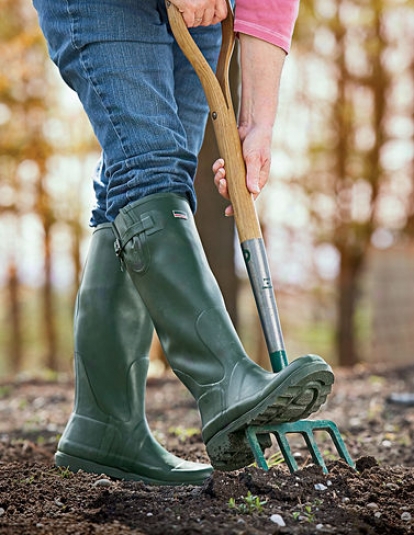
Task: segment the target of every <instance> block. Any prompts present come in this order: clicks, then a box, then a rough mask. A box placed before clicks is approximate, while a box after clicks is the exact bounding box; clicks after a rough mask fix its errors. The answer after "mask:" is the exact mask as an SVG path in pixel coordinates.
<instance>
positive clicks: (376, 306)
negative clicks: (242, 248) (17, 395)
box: [0, 0, 414, 378]
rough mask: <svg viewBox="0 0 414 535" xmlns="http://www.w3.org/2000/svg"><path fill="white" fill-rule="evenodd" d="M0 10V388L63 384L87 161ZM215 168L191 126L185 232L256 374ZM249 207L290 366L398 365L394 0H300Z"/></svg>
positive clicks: (409, 118)
mask: <svg viewBox="0 0 414 535" xmlns="http://www.w3.org/2000/svg"><path fill="white" fill-rule="evenodd" d="M0 8H1V20H0V64H1V69H0V237H1V239H0V260H1V261H0V377H3V378H5V377H11V376H15V375H16V374H20V375H22V374H28V375H30V376H32V375H36V374H42V375H44V374H55V373H66V374H70V373H71V371H72V364H73V341H72V316H73V306H74V301H75V297H76V292H77V288H78V284H79V280H80V277H81V272H82V265H83V263H84V260H85V257H86V253H87V249H88V244H89V237H90V233H91V229H90V228H89V227H88V222H89V212H90V208H91V206H92V203H93V197H92V183H91V178H90V177H91V175H92V171H93V168H94V165H95V162H96V160H97V159H98V156H99V147H98V146H97V143H96V141H95V139H94V136H93V134H92V132H91V128H90V126H89V124H88V122H87V119H86V118H85V115H84V113H83V111H82V109H81V106H80V105H79V103H78V101H77V97H76V96H75V95H74V93H73V92H72V91H70V90H69V89H67V88H66V87H65V85H64V83H63V82H62V80H61V79H60V78H59V75H58V73H57V70H56V68H55V67H54V65H53V64H52V63H51V61H50V60H49V59H48V56H47V50H46V46H45V42H44V39H43V37H42V35H41V33H40V30H39V28H38V24H37V18H36V13H35V11H34V9H33V7H32V4H31V2H30V1H29V0H0ZM232 77H233V79H234V80H237V62H234V65H233V72H232ZM235 96H236V100H237V94H236V95H235ZM216 155H217V154H216V148H215V145H214V140H213V136H212V132H211V127H210V125H209V127H208V129H207V134H206V140H205V144H204V147H203V150H202V153H201V156H200V167H199V171H198V176H197V181H196V183H197V189H198V192H199V204H200V208H199V211H198V213H197V222H198V225H199V228H200V233H201V235H202V239H203V242H204V244H205V248H206V250H207V253H208V256H209V259H210V261H211V264H212V267H213V271H214V272H215V273H216V276H217V278H218V280H219V283H220V285H221V286H222V289H223V293H224V295H225V298H226V302H227V304H228V308H229V310H230V313H231V315H232V318H233V321H234V323H235V324H236V327H237V330H238V332H239V334H240V336H241V338H242V340H243V342H244V344H245V346H246V348H247V350H248V351H249V353H250V355H251V356H252V357H253V358H254V359H255V360H257V361H258V362H260V363H261V364H262V365H263V366H265V367H269V365H268V358H267V354H266V347H265V344H264V341H263V336H262V335H261V329H260V326H259V321H258V318H257V312H256V309H255V304H254V300H253V297H252V294H251V290H250V285H249V282H248V280H247V277H246V273H245V268H244V264H243V260H241V254H240V252H239V248H238V244H237V239H236V237H235V235H234V226H233V221H232V220H229V219H226V218H224V217H223V211H224V206H225V203H224V201H222V200H221V199H220V198H219V197H218V194H217V193H216V191H215V189H214V186H213V184H212V172H211V164H212V162H213V161H214V159H215V158H216ZM257 209H258V212H259V217H260V220H261V222H262V225H263V232H264V237H265V240H266V244H267V250H268V255H269V259H270V264H271V272H272V275H273V279H274V286H275V289H276V297H277V301H278V306H279V312H280V316H281V322H282V328H283V332H284V336H285V342H286V346H287V350H288V355H289V358H290V359H293V358H295V357H296V356H298V355H300V354H304V353H318V354H320V355H321V356H323V357H324V358H325V359H326V360H327V361H328V362H330V363H331V364H333V365H336V366H354V365H355V364H357V363H369V362H375V363H378V362H379V363H395V364H404V363H409V362H413V359H414V357H413V341H414V3H413V2H412V0H405V1H404V0H302V2H301V10H300V15H299V19H298V22H297V25H296V30H295V35H294V41H293V46H292V51H291V54H290V55H289V56H288V58H287V61H286V66H285V69H284V74H283V80H282V87H281V98H280V105H279V115H278V120H277V124H276V127H275V133H274V151H273V164H272V171H271V180H270V183H269V185H268V186H267V188H266V189H265V190H264V192H263V193H262V194H261V196H260V198H259V200H258V201H257ZM152 357H153V362H155V363H156V361H157V359H161V360H160V361H159V362H161V363H162V362H163V360H162V355H161V352H160V350H159V347H158V346H157V344H156V343H154V348H153V355H152ZM162 367H163V364H161V369H162ZM154 370H155V367H154Z"/></svg>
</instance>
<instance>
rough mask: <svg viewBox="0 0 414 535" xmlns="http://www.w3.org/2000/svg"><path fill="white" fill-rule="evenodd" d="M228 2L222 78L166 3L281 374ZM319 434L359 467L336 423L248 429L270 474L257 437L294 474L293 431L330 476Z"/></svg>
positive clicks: (283, 358) (281, 351)
mask: <svg viewBox="0 0 414 535" xmlns="http://www.w3.org/2000/svg"><path fill="white" fill-rule="evenodd" d="M227 4H228V16H227V18H226V19H225V20H224V21H223V22H222V24H221V26H222V46H221V51H220V56H219V60H218V65H217V70H216V74H214V72H213V71H212V69H211V68H210V66H209V64H208V62H207V61H206V59H205V58H204V56H203V54H202V53H201V51H200V49H199V48H198V46H197V45H196V43H195V42H194V40H193V39H192V37H191V35H190V33H189V31H188V29H187V27H186V25H185V23H184V20H183V18H182V15H181V13H180V12H179V11H178V9H177V8H176V7H175V6H173V5H172V4H171V3H170V2H169V1H168V0H167V2H166V5H167V13H168V19H169V22H170V26H171V30H172V32H173V34H174V37H175V39H176V41H177V43H178V45H179V47H180V48H181V50H182V52H183V53H184V55H185V56H186V57H187V59H188V60H189V61H190V63H191V64H192V66H193V68H194V70H195V71H196V73H197V75H198V77H199V79H200V82H201V84H202V86H203V89H204V92H205V94H206V98H207V102H208V105H209V108H210V116H211V119H212V123H213V127H214V131H215V136H216V140H217V145H218V148H219V153H220V156H221V157H222V158H223V159H224V161H225V165H226V180H227V186H228V189H229V195H230V200H231V203H232V206H233V210H234V217H235V222H236V228H237V233H238V236H239V241H240V245H241V249H242V252H243V257H244V260H245V263H246V268H247V272H248V275H249V279H250V283H251V286H252V290H253V293H254V297H255V300H256V305H257V308H258V312H259V316H260V321H261V324H262V328H263V332H264V335H265V339H266V344H267V348H268V351H269V357H270V362H271V366H272V370H273V372H275V373H277V372H279V371H281V370H282V369H283V368H284V367H285V366H287V365H288V358H287V354H286V350H285V346H284V342H283V336H282V330H281V326H280V320H279V313H278V309H277V304H276V298H275V294H274V291H273V287H272V278H271V275H270V270H269V263H268V259H267V255H266V251H265V247H264V241H263V238H262V233H261V228H260V224H259V220H258V217H257V213H256V208H255V205H254V200H253V197H252V195H251V194H250V193H249V192H248V190H247V187H246V168H245V163H244V159H243V154H242V149H241V143H240V138H239V134H238V130H237V123H236V118H235V114H234V108H233V104H232V99H231V93H230V83H229V66H230V60H231V56H232V54H233V50H234V42H235V36H234V30H233V24H234V17H233V12H232V9H231V6H230V3H229V1H228V0H227ZM317 430H321V431H326V432H328V433H329V435H330V436H331V437H332V439H333V442H334V444H335V446H336V448H337V451H338V453H339V455H340V457H341V458H342V459H344V460H345V461H346V462H347V463H348V464H349V465H350V466H352V467H354V463H353V461H352V459H351V457H350V455H349V453H348V451H347V449H346V446H345V443H344V441H343V440H342V438H341V435H340V433H339V431H338V428H337V426H336V424H335V423H333V422H331V421H329V420H319V421H311V420H299V421H297V422H293V423H284V424H277V425H266V426H248V427H247V428H246V436H247V439H248V441H249V444H250V447H251V449H252V451H253V454H254V456H255V459H256V462H257V465H258V466H259V467H260V468H262V469H264V470H268V464H267V462H266V460H265V458H264V455H263V452H262V449H261V447H260V444H259V440H258V438H257V437H258V435H261V434H268V433H271V434H273V435H274V436H275V437H276V440H277V442H278V445H279V448H280V451H281V453H282V455H283V457H284V459H285V461H286V464H287V465H288V467H289V470H290V471H291V472H294V471H296V470H297V469H298V466H297V463H296V461H295V458H294V456H293V454H292V451H291V448H290V445H289V442H288V440H287V438H286V435H288V434H290V433H297V434H300V435H302V436H303V437H304V439H305V442H306V445H307V446H308V449H309V451H310V453H311V456H312V459H313V461H314V462H315V464H317V465H319V466H321V467H322V469H323V471H324V472H325V473H326V472H327V468H326V465H325V462H324V460H323V457H322V455H321V453H320V451H319V448H318V446H317V444H316V441H315V437H314V432H315V431H317Z"/></svg>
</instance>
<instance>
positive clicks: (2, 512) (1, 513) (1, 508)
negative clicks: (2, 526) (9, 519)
mask: <svg viewBox="0 0 414 535" xmlns="http://www.w3.org/2000/svg"><path fill="white" fill-rule="evenodd" d="M5 512H6V510H5V509H3V507H0V516H3V515H4V513H5Z"/></svg>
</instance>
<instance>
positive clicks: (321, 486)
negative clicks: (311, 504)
mask: <svg viewBox="0 0 414 535" xmlns="http://www.w3.org/2000/svg"><path fill="white" fill-rule="evenodd" d="M327 488H328V487H327V486H326V485H324V484H323V483H316V485H315V490H327Z"/></svg>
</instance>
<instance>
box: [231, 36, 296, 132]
mask: <svg viewBox="0 0 414 535" xmlns="http://www.w3.org/2000/svg"><path fill="white" fill-rule="evenodd" d="M285 57H286V53H285V51H284V50H282V49H281V48H279V47H278V46H275V45H273V44H270V43H268V42H266V41H263V40H261V39H257V38H256V37H252V36H250V35H246V34H240V63H241V76H242V93H241V105H240V112H239V127H240V129H241V130H242V132H240V133H241V135H242V136H243V133H244V132H246V131H249V130H250V129H252V128H255V127H260V128H262V129H263V130H269V132H270V135H271V131H272V129H273V125H274V123H275V119H276V112H277V106H278V97H279V86H280V78H281V74H282V69H283V64H284V61H285Z"/></svg>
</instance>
